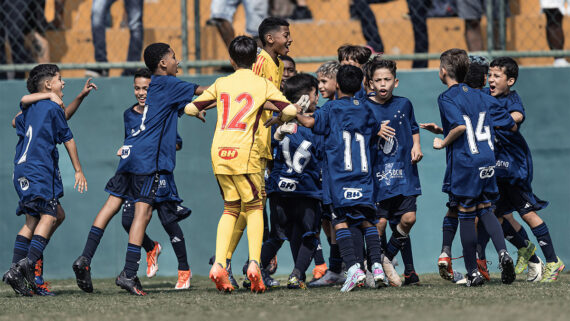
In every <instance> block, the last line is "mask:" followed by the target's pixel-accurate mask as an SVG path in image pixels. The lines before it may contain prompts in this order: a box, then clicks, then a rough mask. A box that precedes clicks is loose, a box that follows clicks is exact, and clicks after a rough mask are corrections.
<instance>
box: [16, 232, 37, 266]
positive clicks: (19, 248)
mask: <svg viewBox="0 0 570 321" xmlns="http://www.w3.org/2000/svg"><path fill="white" fill-rule="evenodd" d="M31 241H32V240H30V239H28V238H25V237H24V236H22V235H19V234H18V235H16V242H15V243H14V256H12V263H18V261H20V260H21V259H23V258H25V257H26V256H28V251H29V249H30V242H31Z"/></svg>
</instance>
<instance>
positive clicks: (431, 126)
mask: <svg viewBox="0 0 570 321" xmlns="http://www.w3.org/2000/svg"><path fill="white" fill-rule="evenodd" d="M420 128H422V129H425V130H427V131H429V132H432V133H434V134H443V128H441V127H439V126H438V125H437V124H435V123H423V124H420Z"/></svg>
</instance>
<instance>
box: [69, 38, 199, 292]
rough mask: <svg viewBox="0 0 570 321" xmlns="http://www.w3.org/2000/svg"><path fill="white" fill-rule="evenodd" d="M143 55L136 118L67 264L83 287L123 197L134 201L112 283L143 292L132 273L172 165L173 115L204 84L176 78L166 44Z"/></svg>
mask: <svg viewBox="0 0 570 321" xmlns="http://www.w3.org/2000/svg"><path fill="white" fill-rule="evenodd" d="M144 60H145V64H146V65H147V67H148V68H149V69H150V70H151V72H152V73H153V75H152V79H151V83H150V85H149V88H148V95H147V98H146V107H145V110H144V111H143V117H142V119H141V123H140V124H139V125H138V126H137V127H136V128H135V131H134V132H133V133H132V134H131V135H130V136H128V137H126V138H125V141H124V145H123V147H122V151H121V160H120V162H119V166H118V168H117V171H116V174H115V176H113V177H112V178H111V179H110V180H109V182H108V183H107V186H106V187H105V191H107V192H108V193H109V194H110V195H109V197H108V199H107V201H106V202H105V204H104V205H103V207H102V208H101V210H100V211H99V213H98V214H97V217H96V218H95V221H94V222H93V226H92V227H91V231H90V232H89V236H88V238H87V242H86V244H85V248H84V250H83V254H82V255H81V256H80V257H79V258H78V259H77V260H76V261H75V262H74V263H73V270H74V272H75V276H76V280H77V284H78V286H79V287H80V288H81V289H82V290H84V291H86V292H92V291H93V287H92V285H91V276H90V270H91V267H90V264H91V258H92V257H93V254H94V252H95V250H96V248H97V245H98V244H99V241H100V240H101V237H102V236H103V232H104V229H105V227H106V226H107V223H108V222H109V221H110V220H111V218H112V217H113V216H114V215H115V214H116V213H117V212H118V211H119V209H120V208H121V204H122V203H123V200H125V199H129V200H132V201H133V203H134V206H135V215H134V219H133V223H132V225H131V228H130V230H129V244H128V247H127V255H126V259H125V267H124V270H123V271H122V272H121V273H120V275H119V276H118V277H117V279H116V282H115V283H116V284H117V285H118V286H120V287H121V288H123V289H125V290H127V291H128V292H130V293H131V294H134V295H145V294H146V293H145V292H144V291H143V290H142V286H141V284H140V281H139V279H138V277H137V276H136V273H137V270H138V267H139V264H138V262H139V260H140V255H141V253H140V252H141V245H142V242H143V239H144V234H145V229H146V226H147V224H148V222H149V221H150V218H151V215H152V205H153V204H154V202H155V198H156V192H157V189H158V186H159V181H160V175H168V174H171V173H172V171H173V170H174V166H175V162H176V133H177V125H178V119H177V118H178V116H179V115H180V114H181V113H182V110H183V108H184V106H185V104H187V103H189V102H190V101H191V100H192V97H193V96H194V94H195V93H196V94H199V93H201V92H202V91H203V89H204V87H199V86H198V85H196V84H192V83H188V82H184V81H181V80H179V79H177V78H176V73H177V71H178V60H176V56H175V54H174V51H173V50H172V49H171V48H170V46H169V45H167V44H164V43H154V44H151V45H149V46H148V47H147V48H146V49H145V52H144Z"/></svg>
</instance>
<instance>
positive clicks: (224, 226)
mask: <svg viewBox="0 0 570 321" xmlns="http://www.w3.org/2000/svg"><path fill="white" fill-rule="evenodd" d="M240 203H241V202H240V201H237V202H224V213H223V214H222V217H221V218H220V222H219V223H218V233H217V235H216V263H220V264H221V265H222V266H223V267H224V268H226V253H228V247H229V246H230V241H231V238H232V231H233V230H234V226H235V225H236V221H237V218H238V216H239V212H240Z"/></svg>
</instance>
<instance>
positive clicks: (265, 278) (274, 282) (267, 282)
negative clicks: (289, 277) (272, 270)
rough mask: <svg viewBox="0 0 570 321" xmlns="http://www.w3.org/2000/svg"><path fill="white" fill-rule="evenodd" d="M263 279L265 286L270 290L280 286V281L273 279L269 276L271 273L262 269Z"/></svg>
mask: <svg viewBox="0 0 570 321" xmlns="http://www.w3.org/2000/svg"><path fill="white" fill-rule="evenodd" d="M261 278H262V279H263V284H265V287H266V288H268V289H269V288H276V287H278V286H279V285H280V284H279V281H277V280H275V279H274V278H272V277H271V274H269V271H267V270H266V269H261Z"/></svg>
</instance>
